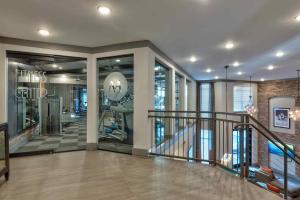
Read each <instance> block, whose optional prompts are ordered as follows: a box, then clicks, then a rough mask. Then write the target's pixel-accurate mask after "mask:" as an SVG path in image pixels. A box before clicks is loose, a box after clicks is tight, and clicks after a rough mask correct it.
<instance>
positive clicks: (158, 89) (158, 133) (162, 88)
mask: <svg viewBox="0 0 300 200" xmlns="http://www.w3.org/2000/svg"><path fill="white" fill-rule="evenodd" d="M154 69H155V93H154V108H155V110H161V111H163V110H168V108H169V95H168V91H169V90H168V87H169V69H168V68H167V67H164V66H163V65H161V64H160V63H159V62H156V63H155V68H154ZM168 126H169V125H168V123H167V120H166V119H162V118H161V119H156V121H155V144H156V145H160V144H161V143H163V142H164V140H166V139H167V138H169V135H168V132H169V131H168Z"/></svg>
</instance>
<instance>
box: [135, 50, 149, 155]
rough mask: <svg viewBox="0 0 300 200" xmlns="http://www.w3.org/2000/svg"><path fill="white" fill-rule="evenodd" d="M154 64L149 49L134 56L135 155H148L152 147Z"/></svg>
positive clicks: (139, 51)
mask: <svg viewBox="0 0 300 200" xmlns="http://www.w3.org/2000/svg"><path fill="white" fill-rule="evenodd" d="M154 64H155V60H154V56H153V54H152V53H151V51H150V49H149V48H141V49H139V50H138V51H136V53H135V54H134V113H133V118H134V124H133V127H134V129H133V130H134V133H133V134H134V138H133V152H132V153H133V154H134V155H147V154H148V150H149V149H150V147H151V120H149V119H148V110H149V109H153V108H154V100H153V98H154Z"/></svg>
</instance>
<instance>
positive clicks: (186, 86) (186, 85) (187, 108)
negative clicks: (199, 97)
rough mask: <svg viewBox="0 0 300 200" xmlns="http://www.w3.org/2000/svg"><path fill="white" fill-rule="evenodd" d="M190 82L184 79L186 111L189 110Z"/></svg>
mask: <svg viewBox="0 0 300 200" xmlns="http://www.w3.org/2000/svg"><path fill="white" fill-rule="evenodd" d="M191 85H192V82H191V81H189V80H186V84H185V108H186V110H188V111H191V110H192V109H191V87H192V86H191Z"/></svg>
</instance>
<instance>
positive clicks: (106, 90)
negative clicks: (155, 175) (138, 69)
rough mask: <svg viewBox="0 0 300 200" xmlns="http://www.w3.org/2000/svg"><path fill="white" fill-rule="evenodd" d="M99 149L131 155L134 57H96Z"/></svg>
mask: <svg viewBox="0 0 300 200" xmlns="http://www.w3.org/2000/svg"><path fill="white" fill-rule="evenodd" d="M97 67H98V71H99V74H98V77H99V86H98V88H99V127H98V130H99V133H98V138H99V146H98V147H99V149H102V150H108V151H115V152H121V153H128V154H131V153H132V147H133V134H134V133H133V100H134V90H133V89H134V88H133V84H134V71H133V55H125V56H119V57H110V58H99V59H98V60H97Z"/></svg>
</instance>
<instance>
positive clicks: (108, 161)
mask: <svg viewBox="0 0 300 200" xmlns="http://www.w3.org/2000/svg"><path fill="white" fill-rule="evenodd" d="M0 199H1V200H69V199H70V200H79V199H82V200H102V199H104V200H106V199H107V200H123V199H124V200H127V199H128V200H150V199H153V200H157V199H163V200H177V199H180V200H185V199H186V200H193V199H197V200H202V199H203V200H227V199H234V200H239V199H241V200H256V199H257V200H277V199H278V200H279V199H281V198H279V197H278V196H276V195H274V194H272V193H270V192H268V191H265V190H262V189H260V188H258V187H257V186H255V185H253V184H251V183H248V182H246V181H241V180H240V179H239V178H238V177H235V176H233V175H231V174H229V173H227V172H225V171H223V170H221V169H219V168H216V167H210V166H205V165H201V164H199V163H198V164H197V163H187V162H183V161H174V160H168V159H163V158H154V159H153V158H140V157H134V156H130V155H123V154H116V153H110V152H103V151H95V152H88V151H81V152H70V153H60V154H52V155H43V156H32V157H22V158H14V159H11V178H10V180H9V182H5V181H4V179H3V178H1V180H0Z"/></svg>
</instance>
